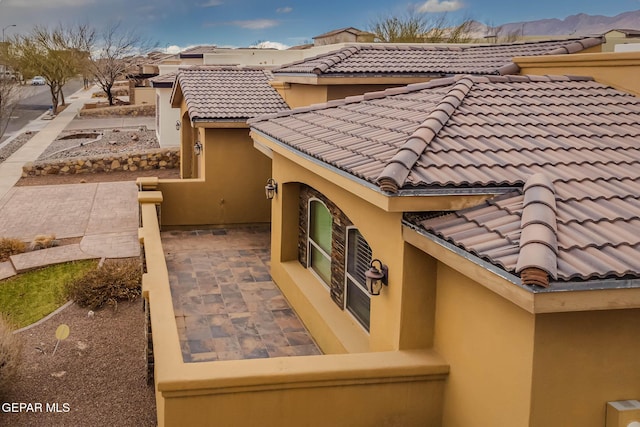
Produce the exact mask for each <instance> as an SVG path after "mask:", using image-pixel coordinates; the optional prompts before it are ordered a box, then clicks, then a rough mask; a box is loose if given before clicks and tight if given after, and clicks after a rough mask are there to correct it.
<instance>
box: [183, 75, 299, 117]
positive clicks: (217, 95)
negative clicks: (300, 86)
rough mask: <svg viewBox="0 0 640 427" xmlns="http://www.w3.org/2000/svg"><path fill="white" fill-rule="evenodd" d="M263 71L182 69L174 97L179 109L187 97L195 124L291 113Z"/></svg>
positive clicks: (268, 76)
mask: <svg viewBox="0 0 640 427" xmlns="http://www.w3.org/2000/svg"><path fill="white" fill-rule="evenodd" d="M270 80H271V74H270V72H269V71H267V70H264V69H256V68H237V67H213V66H198V67H192V68H185V69H183V70H180V71H179V73H178V77H177V79H176V82H177V84H176V85H175V87H174V92H173V94H172V100H171V102H172V104H173V106H174V107H177V106H179V99H181V97H184V99H185V101H186V103H187V108H188V111H189V116H190V118H191V120H192V121H194V122H198V121H201V122H208V121H230V120H231V121H241V122H244V121H246V120H247V119H249V118H251V117H256V116H258V115H261V114H269V113H275V112H279V111H283V110H288V109H289V107H288V106H287V104H286V103H285V102H284V100H283V99H282V98H281V97H280V95H279V94H278V92H277V91H276V90H275V89H274V88H273V87H271V85H269V81H270Z"/></svg>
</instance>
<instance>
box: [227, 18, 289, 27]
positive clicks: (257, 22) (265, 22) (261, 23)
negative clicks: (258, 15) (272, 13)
mask: <svg viewBox="0 0 640 427" xmlns="http://www.w3.org/2000/svg"><path fill="white" fill-rule="evenodd" d="M230 24H231V25H235V26H238V27H240V28H244V29H247V30H264V29H267V28H272V27H277V26H278V25H280V22H278V21H276V20H273V19H252V20H248V21H231V22H230Z"/></svg>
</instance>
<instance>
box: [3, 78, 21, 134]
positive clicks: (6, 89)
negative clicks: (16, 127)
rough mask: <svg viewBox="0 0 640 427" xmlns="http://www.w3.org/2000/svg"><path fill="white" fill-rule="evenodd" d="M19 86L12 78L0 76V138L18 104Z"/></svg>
mask: <svg viewBox="0 0 640 427" xmlns="http://www.w3.org/2000/svg"><path fill="white" fill-rule="evenodd" d="M19 100H20V88H19V85H18V83H17V82H16V81H14V80H13V79H9V78H5V76H0V138H2V136H3V135H4V132H5V131H6V130H7V126H8V125H9V119H10V118H11V115H12V114H13V111H14V110H15V109H16V107H17V106H18V101H19Z"/></svg>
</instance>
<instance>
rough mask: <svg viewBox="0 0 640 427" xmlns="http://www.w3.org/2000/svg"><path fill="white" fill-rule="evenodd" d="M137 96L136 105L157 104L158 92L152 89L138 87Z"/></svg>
mask: <svg viewBox="0 0 640 427" xmlns="http://www.w3.org/2000/svg"><path fill="white" fill-rule="evenodd" d="M134 91H135V95H134V99H135V103H136V105H143V104H150V105H155V103H156V90H155V89H154V88H152V87H136V88H134Z"/></svg>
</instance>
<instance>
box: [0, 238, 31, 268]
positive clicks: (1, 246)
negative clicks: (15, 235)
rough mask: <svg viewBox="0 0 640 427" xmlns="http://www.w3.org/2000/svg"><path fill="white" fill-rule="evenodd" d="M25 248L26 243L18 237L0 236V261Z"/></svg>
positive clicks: (19, 252)
mask: <svg viewBox="0 0 640 427" xmlns="http://www.w3.org/2000/svg"><path fill="white" fill-rule="evenodd" d="M26 250H27V245H26V244H25V243H24V242H23V241H22V240H19V239H11V238H8V237H3V238H0V262H4V261H8V260H9V257H10V256H11V255H17V254H21V253H23V252H24V251H26Z"/></svg>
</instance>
